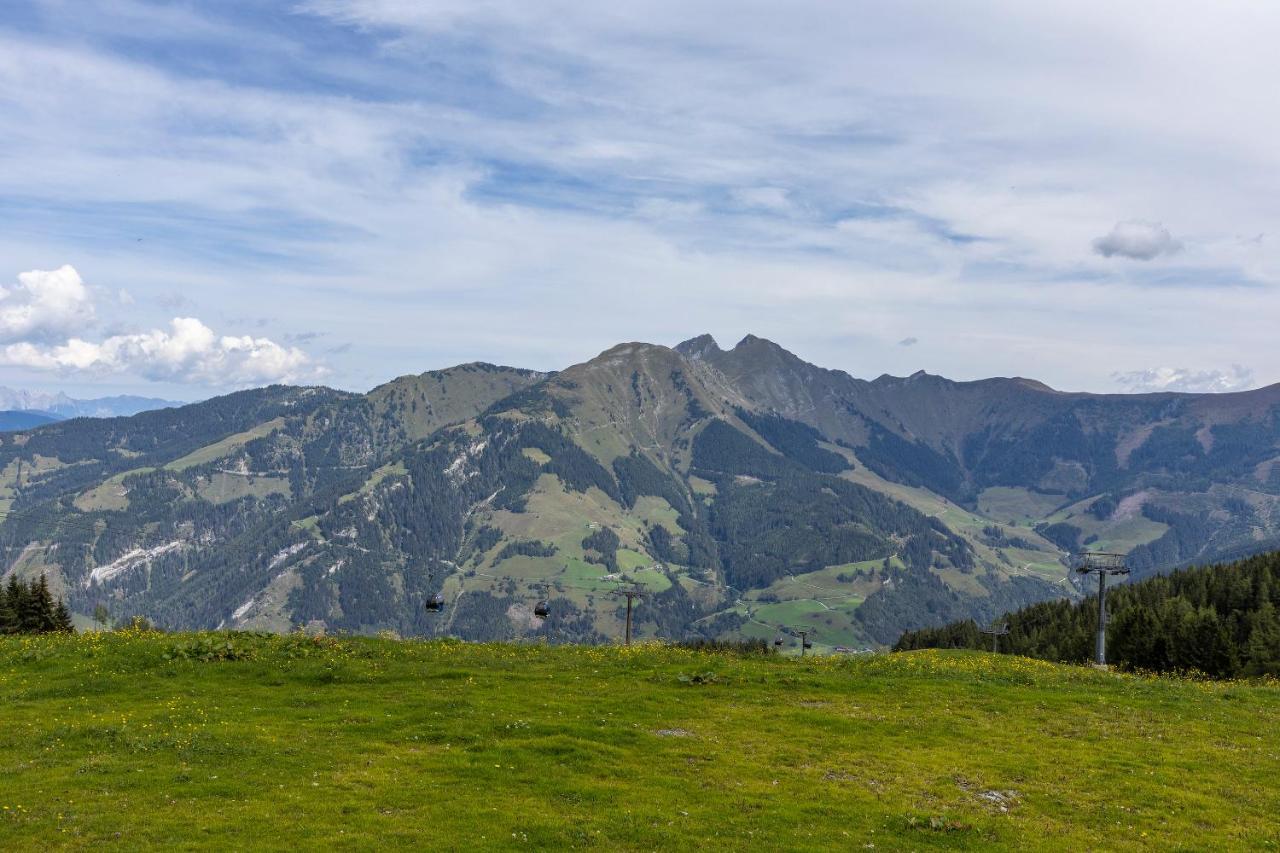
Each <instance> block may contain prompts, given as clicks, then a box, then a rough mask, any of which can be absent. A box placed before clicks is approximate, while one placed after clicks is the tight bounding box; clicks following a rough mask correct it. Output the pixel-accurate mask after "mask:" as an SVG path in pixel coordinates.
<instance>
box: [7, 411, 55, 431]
mask: <svg viewBox="0 0 1280 853" xmlns="http://www.w3.org/2000/svg"><path fill="white" fill-rule="evenodd" d="M60 420H62V418H60V417H58V416H57V415H51V414H49V413H48V412H21V411H8V412H0V432H13V431H15V430H21V429H32V428H33V427H38V426H44V425H45V424H51V423H53V422H55V421H60Z"/></svg>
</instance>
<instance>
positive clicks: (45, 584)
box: [30, 574, 58, 634]
mask: <svg viewBox="0 0 1280 853" xmlns="http://www.w3.org/2000/svg"><path fill="white" fill-rule="evenodd" d="M30 600H31V609H32V611H33V612H34V619H35V624H36V629H35V633H38V634H45V633H48V632H50V631H56V630H58V616H57V607H56V606H55V605H54V602H53V595H52V594H51V593H50V592H49V579H48V578H46V577H45V576H44V575H43V574H42V575H40V580H38V581H36V582H35V583H34V584H32V588H31V594H30Z"/></svg>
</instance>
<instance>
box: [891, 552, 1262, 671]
mask: <svg viewBox="0 0 1280 853" xmlns="http://www.w3.org/2000/svg"><path fill="white" fill-rule="evenodd" d="M1107 611H1108V614H1109V615H1108V622H1107V659H1108V661H1109V662H1111V663H1114V664H1116V665H1118V666H1121V667H1124V668H1127V669H1139V670H1147V671H1154V672H1190V671H1195V672H1201V673H1204V674H1206V675H1211V676H1214V677H1221V678H1232V677H1239V676H1262V675H1271V676H1280V615H1278V611H1280V552H1275V553H1270V554H1264V555H1260V556H1257V557H1250V558H1249V559H1246V560H1241V561H1239V562H1235V563H1227V564H1222V565H1213V566H1203V567H1199V568H1193V569H1184V570H1181V571H1177V572H1173V573H1172V574H1168V575H1162V576H1158V577H1153V578H1148V579H1145V580H1141V581H1137V582H1135V583H1129V584H1124V585H1121V586H1116V587H1113V588H1111V589H1109V590H1108V592H1107ZM997 621H998V622H1005V623H1007V624H1008V627H1009V634H1008V635H1007V636H1002V637H1000V640H999V642H1000V650H1001V651H1002V652H1008V653H1013V654H1020V655H1027V656H1029V657H1036V658H1043V659H1046V660H1054V661H1061V662H1066V663H1078V662H1085V661H1088V660H1090V659H1091V658H1092V656H1093V650H1094V637H1095V634H1096V631H1097V625H1098V599H1097V596H1096V595H1094V596H1092V597H1090V598H1086V599H1085V600H1083V601H1078V602H1072V601H1066V600H1059V601H1046V602H1042V603H1039V604H1033V605H1031V606H1029V607H1024V608H1023V609H1021V610H1018V611H1015V612H1012V613H1008V614H1006V615H1005V616H1004V618H1003V619H1000V620H997ZM991 644H992V640H991V637H990V636H989V635H987V634H983V633H982V631H981V628H980V627H979V626H978V625H977V624H976V623H975V622H973V621H972V620H965V621H962V622H953V623H951V624H949V625H944V626H942V627H939V628H925V629H922V630H919V631H908V632H906V633H904V634H903V635H902V636H901V637H900V638H899V639H898V642H897V644H896V645H895V646H894V651H907V650H911V649H923V648H965V649H990V648H991Z"/></svg>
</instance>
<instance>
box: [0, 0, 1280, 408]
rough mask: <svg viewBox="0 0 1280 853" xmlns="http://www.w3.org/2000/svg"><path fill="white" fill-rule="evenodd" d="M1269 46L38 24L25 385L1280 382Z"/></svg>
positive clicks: (167, 18) (1, 248)
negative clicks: (762, 371) (650, 348)
mask: <svg viewBox="0 0 1280 853" xmlns="http://www.w3.org/2000/svg"><path fill="white" fill-rule="evenodd" d="M1117 5H1119V6H1123V8H1120V9H1117V8H1113V7H1114V6H1117ZM1277 43H1280V7H1277V6H1275V5H1274V4H1261V3H1245V2H1234V0H1226V2H1222V3H1218V4H1213V6H1212V7H1211V8H1210V7H1208V6H1204V5H1203V4H1192V3H1184V2H1160V3H1156V2H1145V0H1136V1H1135V2H1129V3H1125V4H1113V3H1102V2H1093V1H1092V0H1084V2H1070V3H1068V2H1057V0H1045V2H1039V3H1035V4H1027V3H1014V2H969V0H955V2H947V3H941V2H937V3H921V2H909V1H908V2H896V3H892V4H890V3H860V2H843V3H835V2H812V0H796V2H790V3H786V4H779V3H759V2H741V0H739V2H733V3H728V2H701V3H693V4H690V3H687V2H682V3H675V2H665V1H664V2H658V1H657V0H652V1H650V0H646V1H645V2H635V3H627V4H584V3H568V2H532V0H526V2H500V1H499V0H489V2H485V0H470V2H453V0H447V2H429V0H421V2H419V0H412V2H411V0H309V2H274V3H273V2H267V1H266V0H256V1H255V2H249V0H217V2H214V1H213V0H206V2H187V3H164V4H158V3H151V2H145V0H110V2H106V0H102V2H99V0H29V2H24V3H21V4H15V7H14V8H7V9H6V15H5V16H3V18H2V19H0V131H3V134H4V138H5V145H4V146H3V147H0V288H3V294H0V384H6V385H11V386H16V387H21V388H39V389H62V390H67V391H69V392H71V393H73V394H78V395H81V396H85V395H90V394H95V395H96V394H102V393H117V392H133V393H144V394H149V395H158V396H168V397H174V398H180V399H194V398H198V397H204V396H209V395H211V394H214V393H219V392H222V391H226V390H230V389H232V388H235V387H243V386H245V385H252V384H259V383H263V382H271V381H293V382H311V381H322V382H326V383H328V384H332V385H336V386H340V387H344V388H352V389H365V388H368V387H371V386H373V385H375V384H377V383H379V382H381V381H384V380H386V379H388V378H390V377H393V376H395V375H399V374H403V373H409V372H419V371H422V370H426V369H430V368H435V367H443V366H447V365H450V364H454V363H459V362H463V361H470V360H477V359H480V360H486V361H494V362H500V363H508V364H516V365H521V366H528V367H534V368H539V369H556V368H560V367H564V366H566V365H569V364H572V363H574V362H577V361H581V360H584V359H586V358H589V357H591V356H592V355H594V354H595V353H597V352H599V351H601V350H603V349H605V348H607V347H608V346H610V345H612V344H614V343H617V342H620V341H625V340H646V341H651V342H656V343H667V344H674V343H676V342H678V341H680V340H682V339H684V338H687V337H692V336H693V335H695V334H699V333H701V332H707V331H709V332H711V333H712V334H714V335H716V336H717V338H719V339H720V341H721V343H722V345H730V344H732V343H733V342H734V341H736V340H737V339H738V338H740V337H741V336H742V335H744V334H746V333H748V332H751V333H754V334H756V335H760V336H763V337H769V338H772V339H774V340H776V341H778V342H779V343H781V344H783V345H784V346H787V347H788V348H790V349H792V350H793V351H795V352H797V353H798V354H800V355H801V356H803V357H805V358H808V359H810V360H813V361H816V362H818V363H820V364H823V365H824V366H829V367H836V368H841V369H844V370H847V371H849V372H850V373H853V374H854V375H857V376H864V377H868V378H870V377H874V376H877V375H879V374H881V373H886V372H887V373H896V374H905V373H911V372H914V371H915V370H918V369H925V370H929V371H931V372H936V373H942V374H944V375H948V376H952V377H955V378H959V379H969V378H978V377H982V376H989V375H1025V376H1033V377H1036V378H1038V379H1041V380H1043V381H1046V382H1048V383H1050V384H1052V385H1054V386H1056V387H1061V388H1066V389H1073V390H1075V389H1079V390H1093V391H1119V390H1144V389H1158V388H1172V389H1178V390H1215V391H1221V390H1234V389H1239V388H1244V387H1253V386H1256V385H1260V384H1266V383H1270V382H1274V381H1277V380H1280V348H1278V347H1275V346H1274V343H1273V338H1274V326H1275V322H1276V320H1277V319H1278V318H1280V295H1278V291H1277V285H1280V250H1278V249H1277V239H1278V235H1280V205H1277V204H1276V203H1275V199H1276V198H1277V197H1278V196H1277V190H1278V189H1280V187H1277V186H1276V184H1277V183H1280V168H1277V167H1278V166H1280V162H1277V161H1280V149H1277V148H1276V146H1275V144H1274V140H1275V139H1277V138H1280V109H1277V108H1276V104H1275V96H1274V94H1273V91H1272V90H1273V88H1274V83H1273V82H1272V81H1274V80H1275V79H1280V60H1278V59H1277V58H1276V53H1275V51H1274V45H1275V44H1277Z"/></svg>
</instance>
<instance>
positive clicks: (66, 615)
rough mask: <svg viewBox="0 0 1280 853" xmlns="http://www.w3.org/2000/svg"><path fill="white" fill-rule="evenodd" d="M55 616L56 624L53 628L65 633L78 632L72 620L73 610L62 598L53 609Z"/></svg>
mask: <svg viewBox="0 0 1280 853" xmlns="http://www.w3.org/2000/svg"><path fill="white" fill-rule="evenodd" d="M53 618H54V624H55V625H56V627H55V628H54V629H53V630H55V631H58V632H59V633H63V634H74V633H75V632H76V626H75V623H74V622H73V621H72V620H71V610H70V608H68V607H67V604H66V602H65V601H63V600H62V599H61V598H59V599H58V604H57V606H56V607H54V609H53Z"/></svg>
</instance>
